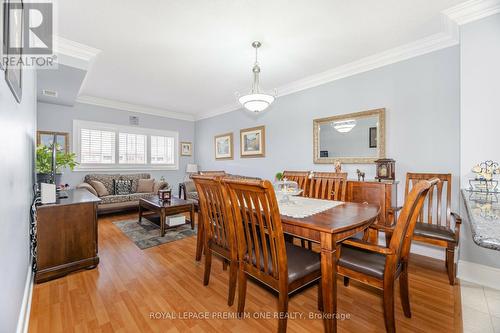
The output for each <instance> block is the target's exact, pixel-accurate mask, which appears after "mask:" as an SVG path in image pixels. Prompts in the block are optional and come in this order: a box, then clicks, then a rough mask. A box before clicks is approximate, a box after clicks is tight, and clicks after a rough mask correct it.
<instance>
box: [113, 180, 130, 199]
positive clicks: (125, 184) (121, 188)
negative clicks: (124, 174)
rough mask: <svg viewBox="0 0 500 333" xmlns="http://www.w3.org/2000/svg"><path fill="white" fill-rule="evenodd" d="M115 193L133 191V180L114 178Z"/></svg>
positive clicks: (125, 193) (123, 193) (120, 193)
mask: <svg viewBox="0 0 500 333" xmlns="http://www.w3.org/2000/svg"><path fill="white" fill-rule="evenodd" d="M113 187H114V189H115V195H127V194H130V192H131V191H132V180H122V179H113Z"/></svg>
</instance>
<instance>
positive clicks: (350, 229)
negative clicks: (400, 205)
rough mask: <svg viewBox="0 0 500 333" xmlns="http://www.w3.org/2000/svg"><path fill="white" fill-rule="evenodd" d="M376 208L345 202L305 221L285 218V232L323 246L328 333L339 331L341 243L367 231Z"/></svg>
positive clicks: (324, 312) (324, 308)
mask: <svg viewBox="0 0 500 333" xmlns="http://www.w3.org/2000/svg"><path fill="white" fill-rule="evenodd" d="M379 212H380V207H379V206H378V205H373V204H365V203H354V202H345V203H342V204H340V205H338V206H335V207H333V208H330V209H328V210H325V211H323V212H321V213H318V214H314V215H311V216H308V217H304V218H293V217H289V216H285V215H281V222H282V225H283V232H284V233H286V234H288V235H292V236H296V237H300V238H305V239H307V240H310V241H312V242H315V243H319V244H320V246H321V284H322V291H323V322H324V325H325V332H326V333H333V332H336V331H337V320H336V313H337V251H338V248H339V246H340V242H342V241H343V240H345V239H347V238H349V237H351V236H353V235H355V234H357V233H359V232H361V231H364V230H365V229H367V228H368V227H369V226H370V225H371V224H372V223H374V222H375V221H376V220H377V218H378V215H379Z"/></svg>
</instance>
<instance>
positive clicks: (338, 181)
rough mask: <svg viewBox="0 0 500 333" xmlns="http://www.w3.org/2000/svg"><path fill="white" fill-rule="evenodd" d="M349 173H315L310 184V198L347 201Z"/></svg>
mask: <svg viewBox="0 0 500 333" xmlns="http://www.w3.org/2000/svg"><path fill="white" fill-rule="evenodd" d="M346 189H347V172H314V173H313V174H312V177H311V181H310V183H309V194H308V196H309V197H310V198H316V199H326V200H336V201H345V194H346Z"/></svg>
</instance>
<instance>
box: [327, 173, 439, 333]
mask: <svg viewBox="0 0 500 333" xmlns="http://www.w3.org/2000/svg"><path fill="white" fill-rule="evenodd" d="M438 182H439V180H438V179H432V180H430V181H427V180H422V181H421V182H419V183H418V184H416V185H415V186H414V187H413V189H412V191H411V192H410V193H409V194H408V196H407V197H406V201H405V204H404V206H403V209H402V210H401V213H400V215H399V218H398V221H397V223H396V226H395V227H394V232H393V235H392V238H391V240H390V243H389V246H388V247H382V246H378V245H375V244H372V243H368V242H366V241H364V240H358V239H349V240H347V241H344V242H343V243H342V246H341V249H340V254H339V257H338V269H337V272H338V274H339V275H342V276H344V284H345V285H346V286H348V285H349V279H354V280H357V281H360V282H362V283H365V284H369V285H371V286H374V287H376V288H379V289H382V290H383V304H384V320H385V326H386V329H387V332H389V333H394V332H395V331H396V326H395V321H394V281H395V280H396V279H398V278H399V284H400V294H401V303H402V306H403V311H404V314H405V316H406V317H408V318H409V317H411V311H410V298H409V290H408V256H409V252H410V245H411V240H412V234H413V230H414V229H415V224H416V221H417V217H418V216H419V214H420V211H421V210H422V206H423V203H424V200H425V197H426V195H427V193H428V192H429V189H430V188H431V187H432V186H434V185H436V184H437V183H438Z"/></svg>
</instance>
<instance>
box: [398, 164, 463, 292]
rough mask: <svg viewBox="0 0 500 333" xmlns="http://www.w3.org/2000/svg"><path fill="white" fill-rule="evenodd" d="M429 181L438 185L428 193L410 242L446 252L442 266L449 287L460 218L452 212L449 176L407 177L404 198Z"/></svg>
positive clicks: (408, 174) (425, 175) (453, 278)
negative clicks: (417, 184) (442, 249)
mask: <svg viewBox="0 0 500 333" xmlns="http://www.w3.org/2000/svg"><path fill="white" fill-rule="evenodd" d="M431 178H438V179H439V180H440V182H439V183H438V184H436V185H435V186H434V188H432V189H431V190H430V191H429V195H428V196H427V202H426V205H425V206H424V209H423V210H422V212H421V213H420V215H419V218H418V220H417V225H416V226H415V233H414V235H413V240H414V241H417V242H422V243H426V244H431V245H435V246H440V247H444V248H445V249H446V260H445V266H446V269H447V272H448V280H449V281H450V284H451V285H454V284H455V248H456V247H457V246H458V241H459V239H460V225H461V224H462V218H461V217H460V215H458V214H457V213H454V212H452V211H451V174H449V173H447V174H437V173H407V174H406V188H405V195H407V193H409V191H410V190H411V189H412V187H413V186H414V185H415V184H416V183H417V182H419V181H421V180H423V179H425V180H428V179H431ZM434 199H435V200H436V201H435V202H434ZM452 219H453V224H452Z"/></svg>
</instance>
